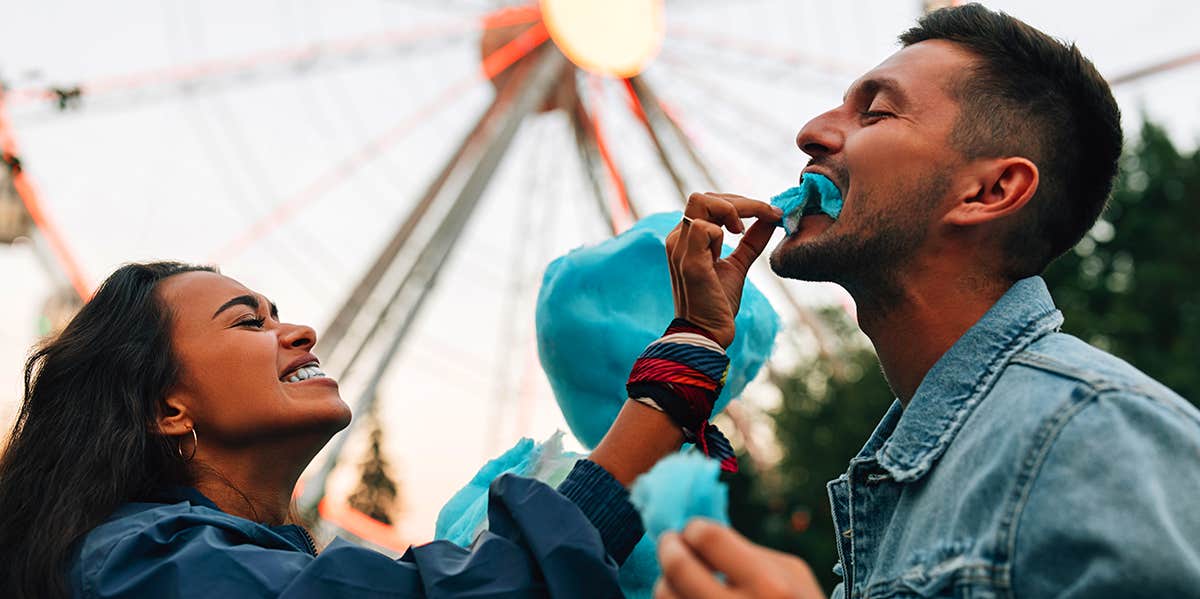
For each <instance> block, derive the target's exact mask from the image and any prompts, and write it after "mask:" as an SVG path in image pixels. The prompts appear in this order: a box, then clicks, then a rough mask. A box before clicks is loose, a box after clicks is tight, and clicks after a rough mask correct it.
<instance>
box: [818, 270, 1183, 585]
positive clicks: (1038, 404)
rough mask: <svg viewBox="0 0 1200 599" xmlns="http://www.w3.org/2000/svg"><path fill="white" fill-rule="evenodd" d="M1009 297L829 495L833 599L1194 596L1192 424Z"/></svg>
mask: <svg viewBox="0 0 1200 599" xmlns="http://www.w3.org/2000/svg"><path fill="white" fill-rule="evenodd" d="M1061 324H1062V314H1061V313H1060V312H1059V311H1058V310H1056V309H1055V307H1054V303H1053V302H1052V300H1051V298H1050V294H1049V292H1048V291H1047V289H1046V285H1045V283H1044V282H1043V281H1042V279H1041V278H1039V277H1032V278H1028V279H1023V280H1021V281H1019V282H1017V283H1016V284H1015V285H1014V286H1013V287H1012V288H1011V289H1010V290H1009V291H1008V292H1007V293H1006V294H1005V295H1004V296H1003V297H1002V298H1001V299H1000V301H998V302H997V303H996V304H995V305H994V306H993V307H992V308H991V309H990V310H989V311H988V312H987V314H985V315H984V316H983V318H982V319H980V320H979V322H978V323H976V324H975V325H974V326H973V327H971V329H969V330H968V331H967V332H966V333H965V334H964V335H963V336H962V337H961V338H960V339H959V340H958V341H957V342H956V343H955V344H954V345H953V347H951V348H950V350H949V351H947V352H946V353H945V354H944V355H943V356H942V357H941V358H940V359H939V360H938V362H937V363H936V364H935V365H934V366H933V368H932V369H930V371H929V372H928V374H926V376H925V378H924V380H923V381H922V382H921V385H920V387H919V388H918V389H917V392H916V394H915V395H914V396H913V398H912V401H910V402H909V405H908V407H907V408H906V409H905V408H902V407H901V405H900V403H899V402H896V403H894V404H893V405H892V407H891V409H890V410H889V411H888V412H887V414H886V415H885V416H884V418H883V420H882V421H881V422H880V423H879V425H878V427H877V428H876V429H875V432H874V433H872V435H871V437H870V439H869V440H868V441H867V444H866V446H865V447H863V449H862V451H860V452H859V453H858V455H857V456H856V457H855V458H854V459H852V460H851V461H850V467H849V470H848V471H847V472H846V474H844V475H842V476H840V477H838V478H837V479H836V480H834V481H831V482H830V483H829V486H828V488H829V498H830V502H831V506H832V511H833V520H834V525H835V527H836V530H837V531H839V533H840V534H839V535H838V537H837V541H838V554H839V563H838V564H837V566H835V568H834V570H835V571H836V572H837V573H838V574H840V575H841V576H842V577H843V581H842V584H839V585H838V587H837V589H835V591H834V597H838V598H840V597H847V596H849V597H853V598H858V597H872V598H874V597H973V598H991V597H1200V412H1198V411H1197V410H1196V409H1195V408H1194V407H1193V406H1191V405H1190V404H1188V403H1187V402H1186V401H1184V400H1183V399H1182V398H1181V397H1179V396H1178V395H1176V394H1175V393H1173V392H1172V391H1171V390H1170V389H1167V388H1166V387H1164V386H1163V385H1161V384H1159V383H1157V382H1155V381H1154V380H1152V379H1150V378H1149V377H1147V376H1146V375H1144V374H1142V373H1141V372H1139V371H1138V370H1136V369H1134V368H1133V367H1132V366H1130V365H1129V364H1127V363H1125V362H1123V361H1121V360H1119V359H1117V358H1115V357H1113V356H1111V355H1109V354H1106V353H1104V352H1102V351H1100V350H1098V349H1096V348H1094V347H1092V346H1090V345H1088V344H1086V343H1084V342H1082V341H1080V340H1079V339H1076V338H1075V337H1072V336H1070V335H1066V334H1063V333H1060V332H1058V328H1059V326H1060V325H1061Z"/></svg>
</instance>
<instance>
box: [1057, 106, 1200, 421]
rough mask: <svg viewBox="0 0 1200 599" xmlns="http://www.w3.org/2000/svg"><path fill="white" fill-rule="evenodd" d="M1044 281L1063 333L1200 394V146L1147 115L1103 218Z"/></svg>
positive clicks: (1193, 397) (1195, 397) (1197, 397)
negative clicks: (1192, 146) (1179, 143)
mask: <svg viewBox="0 0 1200 599" xmlns="http://www.w3.org/2000/svg"><path fill="white" fill-rule="evenodd" d="M1045 279H1046V283H1047V284H1048V285H1049V286H1050V291H1051V293H1052V294H1053V295H1054V300H1055V302H1056V303H1057V304H1058V307H1059V309H1061V310H1062V311H1063V315H1064V316H1065V318H1066V322H1065V324H1064V325H1063V330H1064V331H1066V332H1068V333H1071V334H1073V335H1076V336H1078V337H1080V338H1081V339H1083V340H1084V341H1087V342H1089V343H1091V344H1093V345H1095V346H1097V347H1100V348H1101V349H1105V350H1107V351H1109V352H1111V353H1113V354H1115V355H1117V356H1119V357H1121V358H1123V359H1125V360H1127V361H1128V362H1130V363H1131V364H1133V365H1134V366H1136V367H1137V368H1139V369H1140V370H1142V371H1143V372H1145V373H1146V374H1149V375H1150V376H1151V377H1153V378H1155V379H1157V380H1159V381H1160V382H1162V383H1163V384H1165V385H1167V386H1168V387H1171V388H1172V389H1174V390H1175V392H1177V393H1179V394H1180V395H1182V396H1184V397H1186V398H1187V399H1189V400H1190V401H1192V402H1193V403H1196V402H1200V369H1198V368H1197V367H1196V356H1197V353H1198V348H1200V150H1196V151H1193V152H1192V153H1191V155H1183V154H1181V153H1180V152H1179V151H1178V150H1177V149H1176V148H1175V147H1174V146H1173V145H1172V144H1171V140H1170V139H1169V138H1168V137H1167V135H1166V133H1165V132H1164V131H1163V130H1162V129H1161V128H1160V127H1158V126H1156V125H1154V124H1152V123H1146V124H1145V125H1144V126H1143V127H1142V132H1141V135H1140V138H1139V140H1138V142H1137V143H1136V144H1135V145H1133V147H1132V148H1130V150H1129V151H1128V152H1127V153H1126V154H1125V156H1124V157H1123V158H1122V159H1121V170H1120V175H1119V176H1118V178H1117V183H1116V186H1115V188H1114V190H1113V195H1112V199H1111V200H1110V202H1109V205H1108V209H1107V210H1106V211H1105V213H1104V215H1103V217H1102V219H1101V220H1100V221H1099V222H1098V223H1097V224H1096V226H1095V227H1094V228H1092V230H1091V232H1090V233H1088V235H1087V237H1085V238H1084V239H1083V241H1081V242H1080V243H1079V244H1078V245H1077V246H1076V247H1075V249H1074V251H1072V252H1068V253H1067V254H1066V255H1065V256H1063V257H1062V258H1060V259H1059V260H1058V261H1056V262H1055V263H1054V264H1053V265H1051V267H1050V269H1049V270H1048V271H1047V272H1046V274H1045Z"/></svg>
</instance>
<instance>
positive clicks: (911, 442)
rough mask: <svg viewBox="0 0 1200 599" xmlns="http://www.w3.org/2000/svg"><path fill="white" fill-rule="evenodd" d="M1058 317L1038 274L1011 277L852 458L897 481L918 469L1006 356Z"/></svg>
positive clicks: (935, 454)
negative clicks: (1009, 283)
mask: <svg viewBox="0 0 1200 599" xmlns="http://www.w3.org/2000/svg"><path fill="white" fill-rule="evenodd" d="M1062 321H1063V318H1062V313H1061V312H1059V311H1058V310H1057V309H1056V308H1055V307H1054V301H1053V300H1052V299H1051V297H1050V291H1049V290H1048V289H1047V288H1046V283H1045V281H1043V280H1042V278H1041V277H1029V278H1027V279H1021V280H1020V281H1017V282H1016V283H1015V284H1014V285H1013V286H1012V287H1011V288H1009V290H1008V291H1007V292H1006V293H1005V294H1004V296H1003V297H1001V298H1000V300H999V301H997V302H996V304H995V305H994V306H992V307H991V309H989V310H988V311H987V313H986V314H984V315H983V317H982V318H980V319H979V322H977V323H975V325H974V326H972V327H971V328H970V329H967V332H966V333H964V334H963V336H962V337H960V338H959V339H958V341H956V342H955V343H954V345H952V346H951V347H950V349H949V350H947V351H946V353H945V354H943V355H942V357H941V358H940V359H938V361H937V362H936V363H935V364H934V365H933V368H931V369H929V372H928V373H926V374H925V378H924V379H923V380H922V381H921V385H920V386H919V387H918V388H917V392H916V393H915V394H914V395H913V398H912V401H910V402H909V403H908V408H907V409H902V408H901V405H900V402H896V403H895V404H893V405H892V407H891V409H890V410H888V413H887V415H885V416H884V418H883V421H882V422H880V423H879V426H878V427H876V429H875V432H874V433H872V434H871V438H870V439H869V440H868V441H867V444H866V446H865V447H864V448H863V450H862V451H861V452H860V453H859V458H868V459H869V458H871V457H873V458H874V459H875V460H877V461H878V463H879V465H880V466H881V467H882V468H883V469H885V470H886V471H887V472H888V474H890V475H891V476H892V478H894V479H895V480H896V481H898V482H911V481H915V480H917V479H919V478H921V477H922V476H924V475H925V474H926V473H927V472H929V470H930V469H931V468H932V467H933V465H934V464H935V463H936V462H937V460H938V458H940V457H941V456H942V454H943V453H945V451H946V447H948V446H949V445H950V442H951V441H953V440H954V437H955V436H956V435H957V434H958V431H959V430H960V429H962V425H963V423H964V422H966V420H967V417H968V416H970V415H971V412H972V411H973V410H974V408H975V406H976V405H978V403H979V401H980V399H981V398H982V397H983V396H984V395H986V392H987V391H988V390H989V389H991V387H992V384H993V383H994V382H995V379H996V377H997V376H998V375H999V374H1000V372H1001V371H1002V370H1003V368H1004V365H1005V364H1006V363H1007V362H1008V360H1009V358H1011V357H1012V356H1013V355H1014V354H1016V353H1017V352H1019V351H1021V350H1022V349H1024V348H1025V347H1027V346H1028V345H1029V344H1030V343H1032V342H1033V341H1034V340H1035V339H1037V338H1039V337H1041V336H1043V335H1045V334H1046V333H1049V332H1051V331H1054V330H1057V329H1058V327H1059V326H1060V325H1062Z"/></svg>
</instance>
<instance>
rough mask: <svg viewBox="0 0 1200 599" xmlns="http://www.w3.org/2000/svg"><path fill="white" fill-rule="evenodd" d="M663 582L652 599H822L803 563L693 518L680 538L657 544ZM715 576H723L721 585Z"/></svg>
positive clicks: (665, 538)
mask: <svg viewBox="0 0 1200 599" xmlns="http://www.w3.org/2000/svg"><path fill="white" fill-rule="evenodd" d="M658 561H659V563H661V564H662V571H663V576H662V578H661V579H659V581H658V584H657V585H656V586H655V587H654V599H724V598H726V597H738V598H750V597H755V598H762V599H776V598H778V599H783V598H788V599H816V598H821V599H824V597H825V594H824V593H823V592H822V591H821V587H820V585H818V584H817V579H816V578H814V577H813V574H812V570H810V569H809V567H808V564H806V563H804V561H803V560H800V559H799V558H796V557H793V556H791V555H788V554H786V553H780V552H778V551H774V550H771V549H767V548H766V547H761V546H759V545H755V544H754V543H751V542H750V541H749V540H747V539H746V537H743V536H742V535H740V534H738V533H737V532H735V531H734V530H732V529H730V528H727V527H724V526H721V525H719V524H717V523H715V522H712V521H709V520H704V519H702V518H697V519H694V520H692V521H691V522H690V523H689V524H688V525H687V528H685V529H684V530H683V534H674V533H665V534H663V535H662V536H661V537H659V539H658ZM716 572H720V573H722V574H724V575H725V580H724V581H723V582H722V581H721V580H719V579H718V578H717V577H716V574H715V573H716Z"/></svg>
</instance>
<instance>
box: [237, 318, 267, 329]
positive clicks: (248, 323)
mask: <svg viewBox="0 0 1200 599" xmlns="http://www.w3.org/2000/svg"><path fill="white" fill-rule="evenodd" d="M266 322H267V319H265V318H247V319H246V320H243V321H241V322H238V323H237V326H239V327H254V328H256V329H261V328H262V327H263V324H264V323H266Z"/></svg>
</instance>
